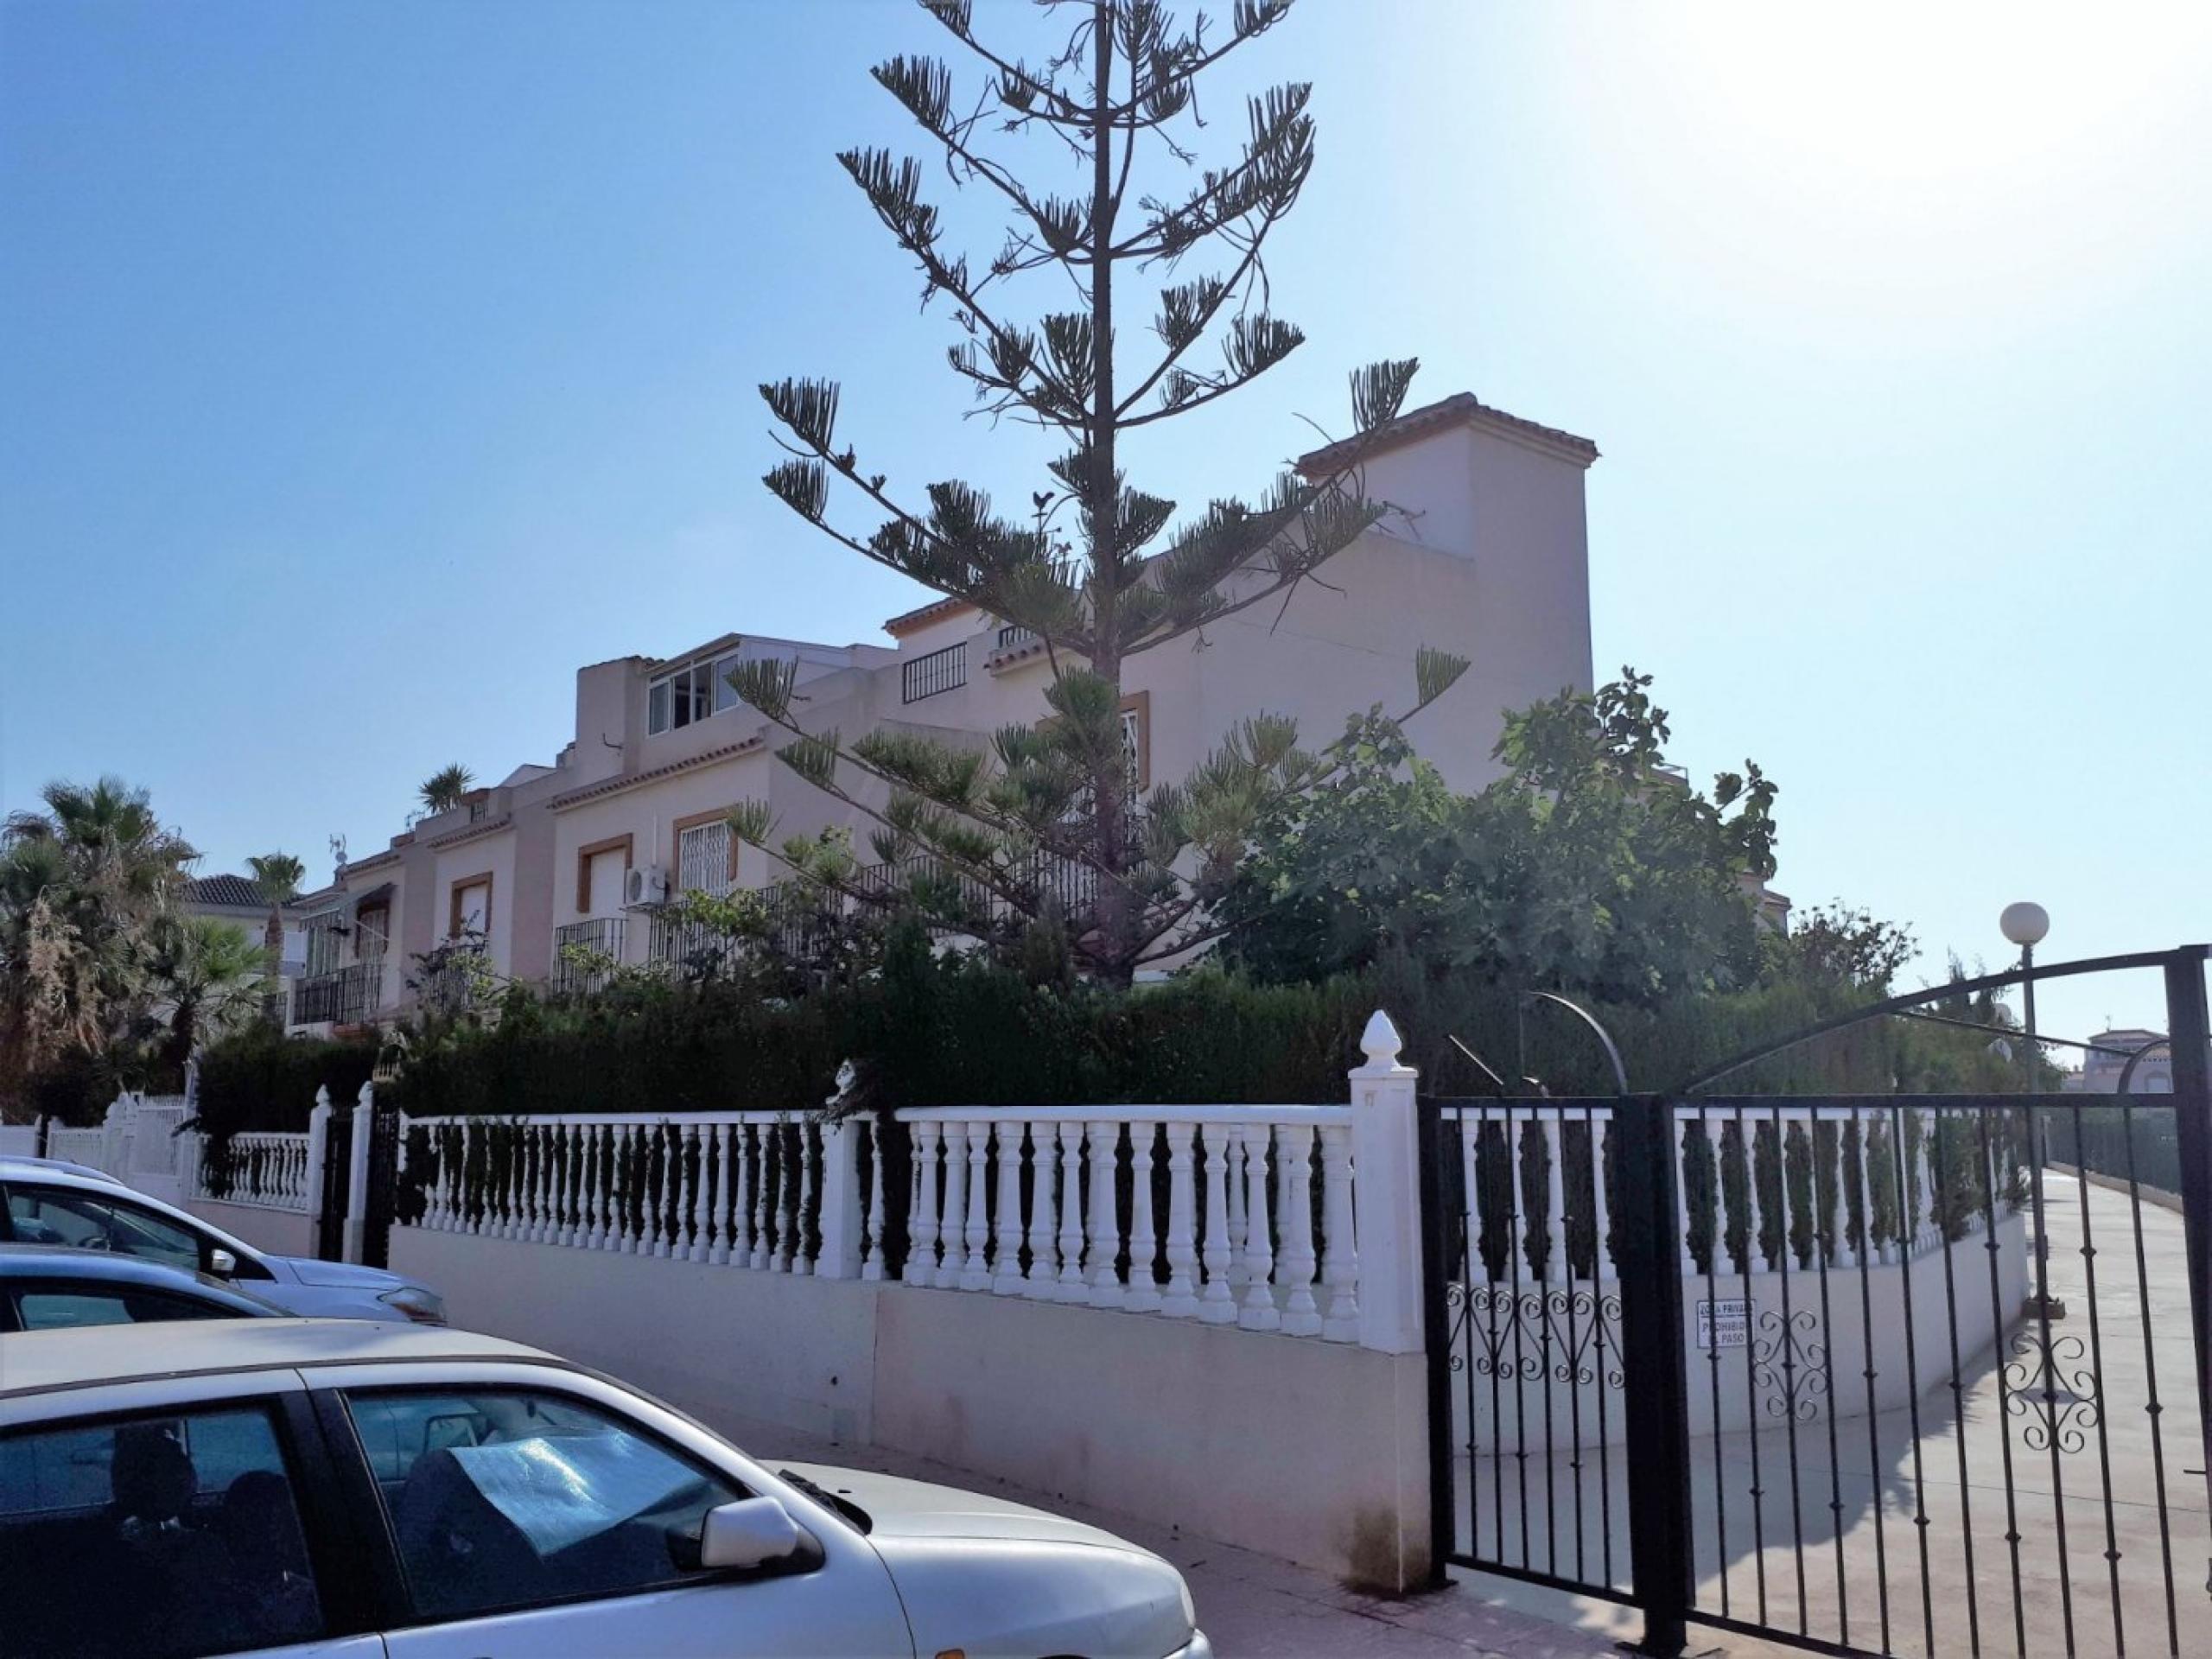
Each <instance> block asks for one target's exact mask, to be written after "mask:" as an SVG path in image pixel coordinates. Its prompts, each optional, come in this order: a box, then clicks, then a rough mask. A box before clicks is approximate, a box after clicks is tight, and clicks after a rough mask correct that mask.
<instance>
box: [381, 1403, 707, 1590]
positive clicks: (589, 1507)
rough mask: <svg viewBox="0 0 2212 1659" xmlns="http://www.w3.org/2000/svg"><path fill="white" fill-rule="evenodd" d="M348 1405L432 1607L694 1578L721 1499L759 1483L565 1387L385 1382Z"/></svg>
mask: <svg viewBox="0 0 2212 1659" xmlns="http://www.w3.org/2000/svg"><path fill="white" fill-rule="evenodd" d="M346 1409H347V1411H348V1412H350V1413H351V1414H352V1415H353V1427H354V1431H355V1433H357V1434H359V1437H360V1441H361V1447H362V1450H363V1451H364V1452H365V1453H366V1454H367V1457H368V1461H369V1466H370V1469H371V1470H372V1472H373V1473H374V1474H375V1476H376V1482H377V1490H378V1492H379V1494H381V1496H382V1497H383V1499H384V1504H385V1514H386V1516H387V1518H388V1519H389V1521H390V1522H391V1535H392V1537H393V1539H394V1540H395V1541H397V1545H398V1548H399V1556H400V1565H401V1567H402V1568H403V1569H404V1572H405V1573H406V1576H407V1591H408V1595H409V1598H410V1600H411V1601H412V1602H413V1604H414V1608H415V1611H416V1613H417V1614H419V1615H422V1616H424V1617H428V1618H466V1617H468V1616H471V1615H474V1614H479V1613H488V1612H493V1611H498V1610H500V1609H505V1608H518V1607H528V1606H532V1605H539V1604H542V1603H545V1602H551V1601H563V1600H569V1599H575V1598H579V1597H587V1596H613V1595H628V1594H637V1593H642V1592H645V1591H647V1590H652V1589H656V1588H660V1587H664V1586H668V1585H671V1584H677V1583H681V1582H682V1581H683V1580H684V1579H686V1578H687V1577H690V1575H691V1574H693V1573H696V1571H697V1567H696V1561H697V1549H698V1539H699V1529H700V1523H701V1522H702V1520H703V1519H704V1517H705V1516H706V1513H707V1511H708V1510H711V1509H714V1508H715V1507H716V1506H718V1505H720V1504H723V1503H731V1502H733V1501H734V1500H735V1499H737V1498H739V1497H743V1496H744V1495H745V1494H743V1493H741V1492H739V1491H735V1490H734V1489H733V1488H732V1486H731V1485H730V1484H728V1482H726V1481H724V1480H721V1479H720V1478H716V1477H715V1476H712V1475H709V1474H707V1473H705V1472H703V1471H701V1470H699V1469H698V1468H696V1467H695V1466H694V1465H691V1464H690V1463H689V1462H687V1461H685V1460H684V1459H682V1458H680V1457H678V1456H677V1455H676V1454H675V1453H674V1452H671V1451H670V1450H668V1449H667V1448H666V1447H664V1446H662V1445H661V1444H660V1443H659V1442H658V1441H657V1440H652V1439H651V1438H649V1437H647V1436H646V1435H645V1433H642V1432H641V1431H639V1430H638V1429H636V1428H634V1427H630V1426H628V1425H626V1424H624V1423H622V1422H620V1421H618V1420H617V1419H615V1418H614V1417H613V1416H611V1415H609V1414H606V1413H604V1412H601V1411H599V1410H596V1409H594V1408H592V1407H589V1406H586V1405H583V1404H581V1403H579V1402H575V1401H571V1400H564V1399H558V1398H556V1397H555V1396H553V1395H544V1394H533V1393H529V1392H525V1391H523V1390H518V1389H482V1390H469V1391H437V1392H431V1391H427V1390H405V1391H392V1392H384V1391H378V1392H365V1393H359V1394H352V1395H347V1396H346Z"/></svg>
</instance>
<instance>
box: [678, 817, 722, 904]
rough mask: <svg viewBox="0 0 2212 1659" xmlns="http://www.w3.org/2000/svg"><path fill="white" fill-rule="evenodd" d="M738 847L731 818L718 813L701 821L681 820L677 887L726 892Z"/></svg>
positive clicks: (698, 891) (682, 889) (709, 891)
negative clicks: (688, 822)
mask: <svg viewBox="0 0 2212 1659" xmlns="http://www.w3.org/2000/svg"><path fill="white" fill-rule="evenodd" d="M736 858H737V849H736V848H735V846H734V844H733V842H732V840H731V836H730V833H729V821H728V819H727V818H726V817H722V816H721V814H719V813H717V814H715V816H713V817H710V818H708V819H705V820H703V821H702V822H701V823H690V824H686V823H679V824H677V829H676V890H677V892H678V893H727V892H728V891H729V887H730V883H731V881H732V880H734V878H735V877H736V874H737V865H736Z"/></svg>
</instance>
